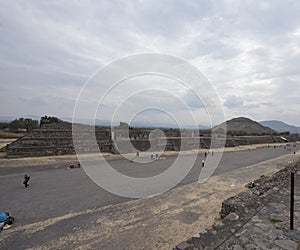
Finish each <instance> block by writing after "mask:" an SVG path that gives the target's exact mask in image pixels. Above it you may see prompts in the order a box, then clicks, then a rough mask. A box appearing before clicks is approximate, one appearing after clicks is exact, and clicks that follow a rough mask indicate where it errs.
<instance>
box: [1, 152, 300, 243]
mask: <svg viewBox="0 0 300 250" xmlns="http://www.w3.org/2000/svg"><path fill="white" fill-rule="evenodd" d="M299 155H300V154H299V152H297V154H296V155H286V156H282V157H279V158H276V159H273V160H269V161H265V162H262V163H259V164H255V165H252V166H248V167H244V168H240V169H238V170H234V171H232V172H227V173H226V174H223V175H220V176H214V177H212V178H210V179H209V180H208V181H207V182H205V183H203V184H200V183H198V182H194V183H191V184H188V185H185V186H181V187H179V188H175V189H173V190H170V191H168V192H166V193H164V194H162V195H159V196H153V197H148V198H145V199H139V200H133V201H129V202H125V203H121V204H118V205H110V206H107V207H102V208H99V209H91V210H87V211H81V212H79V213H73V214H66V215H64V216H61V217H57V218H52V219H48V220H46V221H41V222H38V223H34V224H30V225H26V227H25V226H22V227H21V226H20V227H18V226H16V227H15V228H12V229H10V230H7V231H6V232H5V233H6V236H7V237H13V236H14V235H16V234H17V235H23V236H22V237H28V238H32V239H34V237H37V235H39V234H40V233H41V232H44V233H45V234H46V233H47V230H48V229H49V228H51V227H55V226H58V225H60V223H71V225H74V226H73V228H72V229H71V231H70V232H65V234H63V236H59V237H52V238H51V240H50V241H46V243H45V242H43V243H40V244H36V245H34V246H33V247H32V248H31V249H66V248H72V249H172V247H174V246H175V245H177V244H178V243H180V242H182V241H184V240H186V239H187V238H190V237H191V236H192V235H194V234H196V233H199V232H200V231H202V230H204V229H205V228H207V227H209V226H210V225H212V224H213V222H214V221H215V219H216V218H218V217H219V211H220V208H221V203H222V201H223V200H224V199H226V198H228V197H230V196H233V195H235V194H237V193H239V192H241V191H243V190H245V187H244V185H245V184H246V183H248V182H249V181H251V180H253V179H256V178H259V177H260V176H261V175H271V174H272V173H274V172H276V171H278V170H279V169H281V168H282V167H283V166H284V165H285V164H286V163H289V162H291V161H293V160H295V159H297V158H299ZM80 218H84V219H82V220H84V222H85V223H84V224H83V225H82V223H78V225H77V226H76V223H75V224H74V223H72V220H74V221H76V220H78V221H80ZM0 245H1V244H0Z"/></svg>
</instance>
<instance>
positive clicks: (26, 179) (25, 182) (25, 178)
mask: <svg viewBox="0 0 300 250" xmlns="http://www.w3.org/2000/svg"><path fill="white" fill-rule="evenodd" d="M29 179H30V176H27V174H25V176H24V181H23V184H24V186H25V188H27V187H28V186H29V184H28V182H29Z"/></svg>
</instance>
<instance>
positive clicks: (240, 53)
mask: <svg viewBox="0 0 300 250" xmlns="http://www.w3.org/2000/svg"><path fill="white" fill-rule="evenodd" d="M299 13H300V2H299V1H297V0H295V1H276V0H272V1H271V0H270V1H261V0H259V1H229V0H228V1H200V0H195V1H193V0H190V1H164V0H162V1H158V0H157V1H155V0H152V1H150V0H149V1H148V0H140V1H104V0H100V1H34V0H31V1H5V0H2V1H0V34H1V36H0V76H1V78H0V106H1V109H0V116H17V117H19V116H24V115H37V116H40V115H45V114H48V115H55V116H59V117H72V114H73V110H74V105H75V101H76V98H77V96H78V95H79V92H80V90H81V88H82V87H83V85H84V84H85V82H86V81H87V80H88V79H89V78H90V77H91V76H92V75H93V74H94V73H95V72H96V71H97V70H99V69H101V68H102V67H104V66H105V65H107V64H109V63H111V62H113V61H115V60H118V59H120V58H122V57H125V56H129V55H133V54H137V53H145V52H148V53H149V52H155V53H163V54H168V55H173V56H176V57H179V58H182V59H184V60H186V61H187V62H189V63H191V64H192V65H194V66H195V67H197V69H198V70H199V71H200V72H202V73H203V74H204V75H205V76H206V77H207V78H208V79H209V81H210V82H211V83H212V85H213V86H214V88H215V90H216V93H217V95H218V96H219V99H220V101H221V103H222V105H223V108H224V112H225V117H226V119H229V118H232V117H237V116H246V117H250V118H252V119H255V120H258V121H260V120H270V119H278V120H283V121H285V122H287V123H290V124H294V125H298V126H300V115H299V110H300V98H299V94H300V71H299V69H300V66H299V65H300V15H299ZM136 81H137V80H136V79H135V80H134V81H133V82H134V83H133V85H136ZM139 84H140V86H144V87H145V86H152V87H153V86H164V87H163V88H164V89H166V91H167V92H168V90H169V92H170V93H171V94H172V93H173V94H174V95H175V96H176V98H181V99H182V100H183V101H184V102H185V103H187V105H188V106H190V107H191V109H192V110H193V111H194V112H195V114H196V116H197V115H199V117H200V118H197V119H198V120H199V122H201V121H203V123H206V122H204V121H205V120H206V118H204V117H203V118H202V117H201V115H203V114H204V113H205V112H203V110H204V108H203V105H202V104H201V103H200V104H199V103H197V104H195V102H194V101H193V99H194V96H193V94H191V93H190V91H189V90H186V89H184V88H182V87H180V86H178V84H176V83H174V84H173V83H172V82H171V81H170V80H166V79H163V77H161V79H158V78H157V77H154V78H153V83H151V79H149V77H148V78H147V76H146V77H145V78H144V79H143V78H140V79H139ZM127 86H129V85H127ZM128 89H130V88H126V87H124V86H123V89H122V88H121V87H120V89H119V90H118V91H117V92H115V94H112V95H111V96H110V98H109V102H110V103H118V100H119V99H118V98H120V95H122V93H123V94H125V93H126V94H128V93H129V91H128ZM123 90H126V91H123ZM152 91H154V92H153V93H152V94H151V93H148V94H147V93H142V94H141V95H140V96H138V97H139V98H135V99H131V102H130V103H131V104H132V102H133V104H134V101H135V102H136V103H137V104H138V103H141V102H143V103H144V104H145V106H149V107H154V106H155V107H156V106H159V105H160V103H161V102H166V100H168V98H169V97H168V96H163V95H160V94H157V93H156V94H155V90H152ZM153 97H155V98H153ZM114 98H116V99H114ZM167 102H168V103H169V105H170V106H172V108H173V109H172V110H175V111H176V112H177V113H178V114H180V116H184V113H185V111H184V110H183V109H182V107H181V106H180V105H179V106H176V103H177V102H176V100H175V99H174V98H173V100H171V99H170V101H167ZM112 107H114V106H111V108H112ZM126 107H127V108H125V109H124V108H123V110H122V112H121V113H122V117H123V118H122V119H125V118H124V117H126V112H127V111H128V112H129V113H130V105H128V106H126ZM106 112H107V113H111V112H114V110H109V109H107V110H106ZM145 112H148V113H147V115H145V114H146V113H144V117H143V116H142V114H141V115H140V116H139V117H140V118H141V119H142V117H143V119H146V118H145V117H147V119H151V120H152V119H153V120H155V119H157V118H158V117H159V120H160V121H166V122H167V121H168V118H167V116H168V115H164V116H159V115H161V114H158V113H157V112H154V111H153V110H152V111H149V110H147V111H145ZM130 114H131V113H130ZM129 116H130V115H129ZM82 118H89V117H84V114H82ZM98 118H100V119H101V118H102V119H107V117H106V114H105V112H104V113H103V114H102V116H101V117H98ZM130 119H131V118H130Z"/></svg>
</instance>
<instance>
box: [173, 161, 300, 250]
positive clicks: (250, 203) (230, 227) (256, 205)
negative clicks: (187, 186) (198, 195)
mask: <svg viewBox="0 0 300 250" xmlns="http://www.w3.org/2000/svg"><path fill="white" fill-rule="evenodd" d="M291 172H295V173H296V174H295V196H294V198H295V212H294V216H295V218H294V230H290V224H289V223H290V218H289V211H290V207H289V204H290V203H289V202H290V173H291ZM299 173H300V161H299V160H298V162H294V163H291V164H289V165H288V166H287V167H286V168H284V169H283V170H281V171H279V172H277V173H275V174H274V175H273V176H271V177H267V176H261V178H260V179H258V180H256V181H254V182H253V183H255V184H254V185H253V184H250V185H248V188H249V189H250V190H248V191H246V192H243V193H240V194H238V195H237V196H234V197H231V198H229V199H227V200H225V201H224V202H223V204H222V209H221V213H220V214H221V218H223V219H222V220H221V221H217V222H216V223H215V224H214V227H213V230H206V231H205V234H200V235H199V236H200V237H198V238H197V239H195V238H191V239H189V240H188V241H187V242H188V243H189V244H190V247H193V248H191V249H210V248H211V249H216V248H217V249H236V250H239V249H251V250H252V249H266V250H267V249H286V250H298V249H300V230H299V229H300V176H299ZM258 193H259V195H258ZM222 224H223V225H222ZM175 249H176V248H175Z"/></svg>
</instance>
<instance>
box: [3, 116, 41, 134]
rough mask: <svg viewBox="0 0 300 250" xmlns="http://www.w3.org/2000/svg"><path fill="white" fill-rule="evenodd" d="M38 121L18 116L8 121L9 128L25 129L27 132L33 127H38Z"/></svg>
mask: <svg viewBox="0 0 300 250" xmlns="http://www.w3.org/2000/svg"><path fill="white" fill-rule="evenodd" d="M38 126H39V122H38V121H37V120H32V119H29V118H26V119H24V118H19V119H15V120H13V121H12V122H10V123H9V129H10V130H18V129H21V128H23V129H26V130H27V131H28V132H29V131H32V130H33V129H35V128H38Z"/></svg>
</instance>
